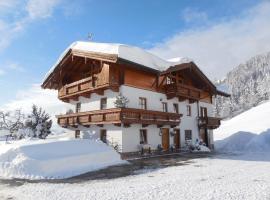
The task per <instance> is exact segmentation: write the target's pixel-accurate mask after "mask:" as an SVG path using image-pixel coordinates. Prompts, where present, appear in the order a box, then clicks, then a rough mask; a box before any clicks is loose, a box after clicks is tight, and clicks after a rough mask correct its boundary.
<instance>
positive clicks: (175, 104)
mask: <svg viewBox="0 0 270 200" xmlns="http://www.w3.org/2000/svg"><path fill="white" fill-rule="evenodd" d="M173 111H174V112H175V113H179V106H178V103H174V104H173Z"/></svg>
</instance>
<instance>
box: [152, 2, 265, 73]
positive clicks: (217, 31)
mask: <svg viewBox="0 0 270 200" xmlns="http://www.w3.org/2000/svg"><path fill="white" fill-rule="evenodd" d="M269 19H270V2H263V3H261V4H259V5H257V6H256V7H254V8H252V9H250V10H248V11H246V12H245V13H242V15H241V17H238V18H236V19H231V20H230V21H227V22H222V23H219V24H215V25H212V26H208V27H204V28H200V29H191V30H187V31H183V32H180V33H178V34H176V35H174V36H172V37H171V38H168V39H167V40H165V41H164V42H162V43H160V44H157V45H156V46H155V47H154V48H152V49H150V51H151V52H153V53H155V54H157V55H160V56H161V57H164V58H167V59H168V58H172V57H179V56H182V57H190V58H192V59H193V60H195V62H196V63H197V64H198V65H199V67H200V68H201V69H202V70H203V71H204V72H205V73H206V74H207V75H208V76H209V77H210V78H215V77H217V78H221V77H222V76H224V75H225V74H226V73H227V72H228V71H229V70H230V69H232V68H233V67H235V66H236V65H238V64H240V63H242V62H245V61H246V60H247V59H249V58H250V57H252V56H254V55H256V54H260V53H264V52H267V51H270V46H269V44H270V20H269Z"/></svg>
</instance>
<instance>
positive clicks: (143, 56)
mask: <svg viewBox="0 0 270 200" xmlns="http://www.w3.org/2000/svg"><path fill="white" fill-rule="evenodd" d="M69 51H82V52H85V53H87V52H88V53H100V54H106V55H116V56H117V58H118V59H119V60H121V59H122V60H125V61H129V62H131V63H136V64H138V65H142V66H145V67H148V68H152V69H154V70H158V71H163V70H165V69H167V68H168V67H170V66H174V65H176V64H179V63H183V62H186V60H185V59H181V58H176V59H174V60H164V59H162V58H160V57H158V56H156V55H154V54H152V53H150V52H148V51H146V50H144V49H141V48H139V47H134V46H129V45H125V44H117V43H97V42H84V41H77V42H74V43H72V44H71V45H70V46H69V47H68V48H67V49H66V50H65V51H64V52H63V53H62V54H61V56H60V57H59V58H58V60H57V61H56V63H55V64H54V65H53V67H52V68H51V69H50V70H49V72H48V73H47V74H46V76H45V78H44V81H45V80H46V79H47V78H48V77H49V76H50V75H51V74H52V73H53V72H54V70H55V68H56V67H57V66H58V65H59V63H60V62H61V60H62V59H63V58H64V57H65V56H66V55H67V54H68V52H69Z"/></svg>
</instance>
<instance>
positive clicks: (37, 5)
mask: <svg viewBox="0 0 270 200" xmlns="http://www.w3.org/2000/svg"><path fill="white" fill-rule="evenodd" d="M59 3H60V0H46V1H44V0H29V1H28V3H27V5H26V10H27V12H28V15H29V17H30V18H31V19H36V18H47V17H50V16H51V15H52V13H53V10H54V8H55V7H56V6H57V5H58V4H59Z"/></svg>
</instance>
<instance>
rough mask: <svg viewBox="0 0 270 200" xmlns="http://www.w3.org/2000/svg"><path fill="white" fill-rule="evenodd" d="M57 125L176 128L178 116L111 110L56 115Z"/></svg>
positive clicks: (178, 121)
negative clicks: (167, 126) (138, 125)
mask: <svg viewBox="0 0 270 200" xmlns="http://www.w3.org/2000/svg"><path fill="white" fill-rule="evenodd" d="M56 117H57V118H58V124H59V125H60V126H62V127H68V126H78V125H83V126H87V125H92V124H93V125H103V124H121V123H123V124H128V125H130V124H144V125H151V124H155V125H160V126H163V125H170V126H178V125H179V123H180V117H181V115H180V114H177V113H168V112H159V111H151V110H142V109H133V108H113V109H104V110H97V111H89V112H80V113H72V114H66V115H58V116H56Z"/></svg>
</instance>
